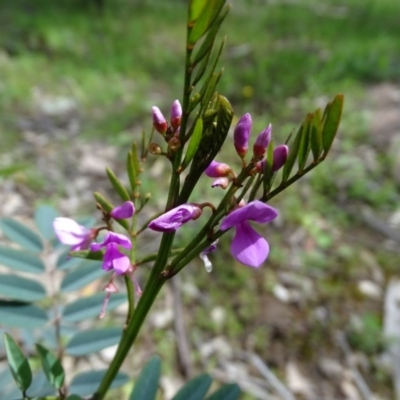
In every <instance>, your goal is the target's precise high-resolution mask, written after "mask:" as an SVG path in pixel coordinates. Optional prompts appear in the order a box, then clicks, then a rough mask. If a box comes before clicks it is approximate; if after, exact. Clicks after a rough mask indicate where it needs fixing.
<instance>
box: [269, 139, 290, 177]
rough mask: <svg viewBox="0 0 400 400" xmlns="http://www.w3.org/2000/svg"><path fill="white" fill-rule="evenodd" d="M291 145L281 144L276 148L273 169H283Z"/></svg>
mask: <svg viewBox="0 0 400 400" xmlns="http://www.w3.org/2000/svg"><path fill="white" fill-rule="evenodd" d="M288 154H289V147H287V146H286V145H285V144H281V145H280V146H277V147H276V148H275V149H274V159H273V162H272V171H274V172H275V171H278V170H279V169H281V168H282V167H283V166H284V165H285V162H286V160H287V158H288Z"/></svg>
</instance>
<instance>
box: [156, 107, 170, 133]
mask: <svg viewBox="0 0 400 400" xmlns="http://www.w3.org/2000/svg"><path fill="white" fill-rule="evenodd" d="M152 111H153V126H154V128H155V130H156V131H157V132H159V133H161V134H162V135H163V134H164V133H165V132H166V131H167V128H168V124H167V120H166V119H165V117H164V115H163V113H162V112H161V110H160V109H159V108H158V107H156V106H153V107H152Z"/></svg>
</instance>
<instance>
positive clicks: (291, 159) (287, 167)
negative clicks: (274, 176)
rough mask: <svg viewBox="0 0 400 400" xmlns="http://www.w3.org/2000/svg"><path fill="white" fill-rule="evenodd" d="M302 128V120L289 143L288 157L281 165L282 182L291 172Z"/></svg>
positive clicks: (297, 151)
mask: <svg viewBox="0 0 400 400" xmlns="http://www.w3.org/2000/svg"><path fill="white" fill-rule="evenodd" d="M303 129H304V121H303V123H302V124H301V125H300V128H299V130H298V131H297V134H296V137H295V138H294V140H293V143H291V144H290V145H289V154H288V158H287V160H286V162H285V165H284V166H283V172H282V182H286V181H287V180H288V179H289V176H290V173H291V172H292V169H293V166H294V163H295V162H296V158H297V155H298V153H299V146H300V140H301V132H302V130H303Z"/></svg>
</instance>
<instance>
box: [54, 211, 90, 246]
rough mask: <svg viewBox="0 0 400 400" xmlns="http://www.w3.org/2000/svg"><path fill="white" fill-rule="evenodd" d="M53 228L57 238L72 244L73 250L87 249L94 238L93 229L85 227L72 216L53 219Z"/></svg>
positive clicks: (64, 242) (68, 244)
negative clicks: (71, 217)
mask: <svg viewBox="0 0 400 400" xmlns="http://www.w3.org/2000/svg"><path fill="white" fill-rule="evenodd" d="M53 228H54V232H55V234H56V236H57V239H58V240H59V241H60V242H61V243H63V244H66V245H67V246H71V250H72V251H76V250H85V249H87V248H88V247H89V244H90V241H91V240H92V239H93V238H94V231H93V230H92V229H88V228H85V227H84V226H82V225H79V224H78V223H77V222H75V221H74V220H73V219H70V218H62V217H59V218H56V219H55V220H54V221H53Z"/></svg>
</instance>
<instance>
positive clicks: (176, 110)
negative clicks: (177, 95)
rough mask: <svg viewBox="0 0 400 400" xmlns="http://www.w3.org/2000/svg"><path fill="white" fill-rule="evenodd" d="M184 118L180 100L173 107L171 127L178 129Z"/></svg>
mask: <svg viewBox="0 0 400 400" xmlns="http://www.w3.org/2000/svg"><path fill="white" fill-rule="evenodd" d="M181 118H182V106H181V103H179V100H175V101H174V102H173V103H172V105H171V126H172V128H173V129H177V128H178V127H179V125H180V124H181Z"/></svg>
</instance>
